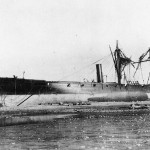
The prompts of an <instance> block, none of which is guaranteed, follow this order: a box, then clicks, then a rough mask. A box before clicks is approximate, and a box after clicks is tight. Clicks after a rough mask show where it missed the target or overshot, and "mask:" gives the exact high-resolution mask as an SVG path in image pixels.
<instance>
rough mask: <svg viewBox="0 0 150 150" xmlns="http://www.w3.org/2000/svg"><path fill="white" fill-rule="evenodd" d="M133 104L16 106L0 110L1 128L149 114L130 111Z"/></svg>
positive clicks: (148, 103)
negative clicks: (80, 118) (63, 119)
mask: <svg viewBox="0 0 150 150" xmlns="http://www.w3.org/2000/svg"><path fill="white" fill-rule="evenodd" d="M131 104H132V102H102V103H100V102H99V103H95V102H94V103H91V104H90V105H75V106H62V105H44V106H42V105H38V106H36V105H35V106H26V107H25V106H18V107H17V106H16V107H1V108H0V126H10V125H19V124H27V123H39V122H46V121H53V120H54V119H59V118H66V117H74V116H77V117H86V116H89V115H96V116H101V117H103V116H116V115H138V114H142V113H144V114H145V113H146V114H149V113H150V108H148V109H130V108H129V106H130V105H131ZM138 104H146V105H150V101H144V102H138Z"/></svg>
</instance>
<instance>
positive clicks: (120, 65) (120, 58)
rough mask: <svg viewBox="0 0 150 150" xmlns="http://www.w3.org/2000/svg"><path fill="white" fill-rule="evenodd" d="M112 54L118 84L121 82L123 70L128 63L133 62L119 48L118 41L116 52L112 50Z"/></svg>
mask: <svg viewBox="0 0 150 150" xmlns="http://www.w3.org/2000/svg"><path fill="white" fill-rule="evenodd" d="M110 51H111V48H110ZM111 55H112V58H113V61H114V66H115V70H116V73H117V79H118V84H121V79H122V72H123V71H124V68H125V67H126V65H127V64H129V63H131V60H130V59H129V58H128V57H126V56H125V54H124V53H123V52H122V51H121V50H120V49H119V47H118V41H117V42H116V50H115V51H114V53H113V52H112V51H111Z"/></svg>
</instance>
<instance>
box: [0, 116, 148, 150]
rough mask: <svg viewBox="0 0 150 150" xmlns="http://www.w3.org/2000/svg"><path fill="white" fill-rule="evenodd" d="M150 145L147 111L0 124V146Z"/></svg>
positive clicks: (94, 149) (79, 148)
mask: <svg viewBox="0 0 150 150" xmlns="http://www.w3.org/2000/svg"><path fill="white" fill-rule="evenodd" d="M149 148H150V117H149V114H140V115H118V116H116V115H115V116H113V115H111V116H103V117H102V116H94V115H93V116H87V117H82V118H80V117H70V118H65V119H56V120H53V121H48V122H44V123H38V124H26V125H16V126H7V127H0V149H3V150H5V149H7V150H8V149H11V150H17V149H19V150H20V149H24V150H30V149H40V150H42V149H44V150H45V149H59V150H84V149H85V150H99V149H102V150H103V149H107V150H117V149H118V150H128V149H129V150H130V149H139V150H141V149H144V150H145V149H149Z"/></svg>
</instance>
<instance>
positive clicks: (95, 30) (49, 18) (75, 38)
mask: <svg viewBox="0 0 150 150" xmlns="http://www.w3.org/2000/svg"><path fill="white" fill-rule="evenodd" d="M149 16H150V1H149V0H0V76H1V77H5V76H7V77H12V76H13V75H16V76H18V77H20V78H21V77H22V74H23V71H25V78H32V79H44V80H60V79H62V80H79V81H80V80H82V79H83V78H84V77H85V78H89V79H92V78H93V75H92V76H91V77H90V72H92V71H93V69H94V68H95V67H93V68H92V67H91V66H90V67H91V68H92V70H91V68H90V67H89V68H90V69H89V70H90V71H86V70H87V69H88V68H87V69H85V70H83V71H82V73H80V72H77V73H76V75H73V76H72V75H71V76H69V77H68V78H64V77H65V76H68V75H70V74H72V73H73V74H74V72H76V71H78V70H80V69H81V70H82V68H84V67H86V66H88V65H90V64H92V63H93V62H95V61H97V60H98V59H101V58H103V57H104V56H105V55H109V54H110V51H109V47H108V46H109V44H110V45H111V47H112V49H113V50H114V49H115V44H116V40H119V46H120V48H121V49H122V50H123V51H124V53H125V54H126V55H127V56H129V57H131V58H132V59H134V60H137V58H138V57H139V56H140V55H141V54H142V53H144V52H146V51H147V50H148V48H149V47H150V17H149ZM110 58H111V57H110ZM149 66H150V63H149ZM105 69H106V67H104V68H103V70H105ZM107 69H108V68H107ZM148 69H149V71H150V67H149V68H146V70H147V71H148ZM93 72H94V71H93ZM91 74H92V73H91ZM94 76H95V75H94Z"/></svg>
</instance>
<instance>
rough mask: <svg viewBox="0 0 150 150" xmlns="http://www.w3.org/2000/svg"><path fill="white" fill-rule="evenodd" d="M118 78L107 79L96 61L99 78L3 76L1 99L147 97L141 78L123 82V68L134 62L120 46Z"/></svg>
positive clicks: (114, 54) (39, 100)
mask: <svg viewBox="0 0 150 150" xmlns="http://www.w3.org/2000/svg"><path fill="white" fill-rule="evenodd" d="M110 52H111V55H112V59H113V63H114V67H115V71H116V74H117V79H118V82H117V83H116V82H104V80H103V72H102V64H96V72H97V74H96V75H97V82H94V81H93V82H73V81H72V82H71V81H45V80H29V79H21V78H17V77H15V76H14V78H0V94H1V101H2V102H3V103H4V104H6V105H9V104H10V103H13V104H15V105H17V106H19V105H21V104H27V102H28V103H32V104H35V105H36V104H40V103H51V104H52V103H59V104H63V103H79V102H89V101H90V102H114V101H115V102H116V101H117V102H122V101H123V102H131V101H146V100H147V99H148V96H147V93H146V89H145V87H143V86H142V85H141V84H139V83H138V82H128V81H127V82H126V84H122V83H121V80H122V74H123V71H124V68H125V67H126V66H127V65H128V64H130V63H133V62H132V60H131V59H130V58H128V57H126V56H125V54H124V53H123V52H122V51H121V50H120V49H119V47H118V44H117V45H116V50H115V51H114V52H112V50H111V48H110Z"/></svg>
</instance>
